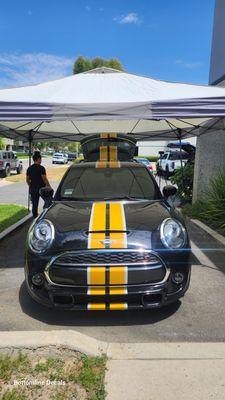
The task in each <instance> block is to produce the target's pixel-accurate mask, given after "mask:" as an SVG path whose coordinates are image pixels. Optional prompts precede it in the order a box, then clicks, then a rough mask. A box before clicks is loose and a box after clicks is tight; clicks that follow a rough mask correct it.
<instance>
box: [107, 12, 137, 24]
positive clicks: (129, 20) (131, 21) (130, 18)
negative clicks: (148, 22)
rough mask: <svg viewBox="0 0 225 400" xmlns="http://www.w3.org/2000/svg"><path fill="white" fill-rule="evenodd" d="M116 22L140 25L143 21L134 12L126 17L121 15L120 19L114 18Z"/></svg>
mask: <svg viewBox="0 0 225 400" xmlns="http://www.w3.org/2000/svg"><path fill="white" fill-rule="evenodd" d="M113 20H114V21H116V22H118V23H119V24H140V23H141V19H140V17H139V16H138V14H136V13H134V12H132V13H129V14H126V15H120V16H119V17H114V18H113Z"/></svg>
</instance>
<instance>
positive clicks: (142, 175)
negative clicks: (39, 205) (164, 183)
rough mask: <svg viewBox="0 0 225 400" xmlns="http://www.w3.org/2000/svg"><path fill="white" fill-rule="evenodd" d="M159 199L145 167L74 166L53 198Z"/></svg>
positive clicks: (154, 184)
mask: <svg viewBox="0 0 225 400" xmlns="http://www.w3.org/2000/svg"><path fill="white" fill-rule="evenodd" d="M123 198H124V199H149V200H156V199H160V198H161V195H160V191H159V189H158V187H157V185H156V183H155V182H154V180H153V178H152V177H151V176H150V174H149V173H148V171H147V169H146V168H144V167H143V168H141V167H140V168H137V167H131V166H129V167H124V166H123V167H122V168H93V167H86V168H85V167H84V166H83V167H80V168H79V167H75V168H72V169H70V170H69V172H68V174H67V175H66V176H65V178H64V180H63V181H62V184H61V185H60V187H59V189H58V192H57V195H56V200H111V199H112V200H113V199H123Z"/></svg>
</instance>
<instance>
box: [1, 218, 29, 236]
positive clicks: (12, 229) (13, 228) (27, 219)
mask: <svg viewBox="0 0 225 400" xmlns="http://www.w3.org/2000/svg"><path fill="white" fill-rule="evenodd" d="M31 218H32V214H31V213H29V214H28V215H26V216H25V217H24V218H22V219H20V220H19V221H17V222H16V223H15V224H13V225H11V226H9V228H7V229H5V230H4V231H2V232H1V233H0V240H1V239H4V238H5V237H6V236H7V235H9V234H10V233H12V232H13V231H14V230H16V229H17V228H19V227H20V226H22V225H23V224H25V222H27V221H29V220H30V219H31Z"/></svg>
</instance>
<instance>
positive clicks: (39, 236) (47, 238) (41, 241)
mask: <svg viewBox="0 0 225 400" xmlns="http://www.w3.org/2000/svg"><path fill="white" fill-rule="evenodd" d="M54 237H55V228H54V225H53V224H52V223H51V222H50V221H48V220H47V219H43V220H42V221H40V222H38V223H37V224H34V225H33V226H32V227H31V230H30V232H29V237H28V243H29V246H30V248H31V249H32V250H33V251H34V252H35V253H43V252H44V251H45V250H47V249H48V248H49V247H50V246H51V244H52V242H53V240H54Z"/></svg>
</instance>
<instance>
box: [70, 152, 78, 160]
mask: <svg viewBox="0 0 225 400" xmlns="http://www.w3.org/2000/svg"><path fill="white" fill-rule="evenodd" d="M76 158H77V153H69V154H68V161H74V160H76Z"/></svg>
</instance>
